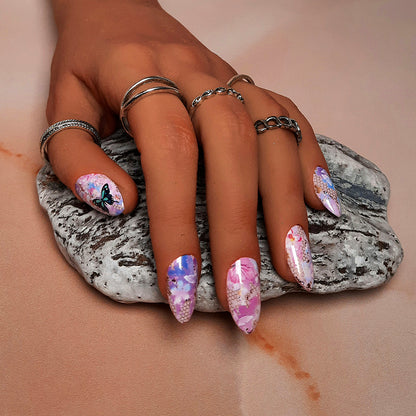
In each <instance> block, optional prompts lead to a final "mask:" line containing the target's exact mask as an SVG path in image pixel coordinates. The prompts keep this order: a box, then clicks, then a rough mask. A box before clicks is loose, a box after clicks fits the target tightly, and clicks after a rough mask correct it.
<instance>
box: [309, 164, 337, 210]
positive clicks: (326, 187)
mask: <svg viewBox="0 0 416 416" xmlns="http://www.w3.org/2000/svg"><path fill="white" fill-rule="evenodd" d="M313 185H314V188H315V193H316V195H317V196H318V198H319V199H320V200H321V202H322V204H323V205H324V207H325V208H326V209H327V210H328V211H329V212H331V213H332V214H334V215H335V216H337V217H340V216H341V204H340V201H339V198H338V194H337V191H336V190H335V187H334V184H333V183H332V181H331V178H330V177H329V175H328V172H327V171H326V170H325V169H324V168H321V167H319V166H318V167H317V168H316V169H315V172H314V174H313Z"/></svg>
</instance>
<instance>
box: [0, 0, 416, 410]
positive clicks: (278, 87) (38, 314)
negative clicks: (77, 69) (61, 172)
mask: <svg viewBox="0 0 416 416" xmlns="http://www.w3.org/2000/svg"><path fill="white" fill-rule="evenodd" d="M162 4H163V5H165V7H166V8H167V10H168V11H170V12H171V13H172V14H173V15H174V16H175V17H177V18H178V19H179V20H180V21H181V22H182V23H184V24H185V26H187V27H188V28H189V29H190V30H191V31H192V32H193V33H194V34H195V35H197V37H199V38H200V40H201V41H203V42H204V43H205V44H206V45H207V46H208V47H209V48H211V49H212V50H214V51H215V52H217V53H218V54H219V55H220V56H222V57H223V58H225V59H226V60H228V61H229V62H230V63H231V64H232V65H233V66H234V67H235V68H236V70H237V71H238V72H240V73H248V74H250V75H251V76H252V77H253V78H254V79H255V80H256V81H257V83H258V84H259V85H261V86H266V87H268V88H270V89H273V90H275V91H277V92H280V93H283V94H286V95H288V96H290V97H291V98H292V99H293V100H294V101H295V102H296V103H297V104H298V105H299V107H300V108H301V109H302V110H303V112H304V113H305V114H306V116H307V117H308V118H309V120H310V121H311V123H312V125H313V126H314V128H315V131H316V132H317V133H322V134H325V135H327V136H330V137H333V138H335V139H337V140H339V141H341V142H342V143H344V144H346V145H347V146H349V147H351V148H352V149H354V150H355V151H357V152H359V153H360V154H362V155H363V156H365V157H367V158H368V159H370V160H372V161H373V162H375V163H376V164H377V165H378V166H379V167H380V168H381V169H382V170H383V172H385V173H386V174H387V176H388V178H389V179H390V182H391V187H392V193H391V201H390V204H389V219H390V223H391V225H392V227H393V229H394V230H395V231H396V233H397V235H398V236H399V238H400V240H401V242H402V244H403V247H404V250H405V260H404V262H403V263H402V265H401V266H400V268H399V271H398V273H397V275H396V276H395V277H394V278H393V280H392V281H391V282H390V283H389V284H388V285H386V286H385V287H383V288H380V289H377V290H372V291H367V292H350V293H343V294H338V295H334V296H324V297H318V296H311V295H306V294H305V295H303V294H299V295H289V296H285V297H283V298H279V299H275V300H271V301H268V302H265V303H264V304H263V309H262V317H261V320H260V324H259V326H258V328H257V330H256V332H255V333H254V334H253V335H251V336H244V335H243V334H242V333H240V332H239V330H238V329H237V328H236V327H235V326H234V324H233V322H232V320H231V318H230V316H229V315H228V314H202V313H195V314H194V317H193V319H192V320H191V322H190V323H189V324H186V325H182V326H181V325H180V324H178V323H176V321H175V320H174V318H173V317H172V315H171V313H170V311H169V309H168V307H167V306H166V305H145V304H138V305H133V306H127V305H120V304H117V303H115V302H113V301H111V300H109V299H107V298H105V297H103V296H102V295H100V294H99V293H97V292H96V291H94V290H93V289H90V288H89V287H88V286H87V285H86V284H85V283H84V281H83V280H82V279H81V278H80V277H79V275H78V274H77V273H76V272H75V271H73V270H72V269H71V267H70V266H69V265H68V264H67V263H66V261H65V260H64V258H63V257H62V255H61V254H60V253H59V251H58V249H57V246H56V245H55V242H54V238H53V234H52V231H51V227H50V225H49V222H48V220H47V218H46V215H45V214H44V212H43V211H42V210H41V209H40V207H39V205H38V201H37V194H36V189H35V176H36V173H37V171H38V170H39V168H40V167H41V166H42V161H41V159H40V157H39V151H38V139H39V137H40V135H41V133H42V131H43V129H44V128H46V121H45V116H44V108H45V102H46V98H47V91H48V76H49V63H50V59H51V56H52V52H53V47H54V42H55V38H54V29H53V23H52V21H51V18H50V12H49V10H48V4H47V2H45V1H40V0H37V1H34V0H19V1H12V0H4V1H3V2H2V4H1V6H0V8H1V10H0V54H1V55H0V56H1V65H0V73H1V76H0V83H1V84H0V92H1V99H0V122H1V126H2V127H1V132H0V189H1V196H2V203H3V205H4V208H5V209H3V210H2V212H3V215H2V216H1V219H0V231H1V236H0V278H1V291H0V312H1V332H0V368H1V370H0V380H1V381H0V415H7V416H15V415H19V416H20V415H25V416H27V415H65V416H66V415H70V416H71V415H88V416H89V415H100V416H106V415H139V414H143V415H161V414H163V415H179V414H186V415H227V416H233V415H256V416H257V415H289V416H297V415H331V416H338V415H340V416H341V415H342V416H344V415H377V416H383V415H386V416H387V415H389V416H390V415H393V414H394V415H401V416H405V415H409V416H410V415H414V414H415V390H416V385H415V380H416V371H415V370H416V364H415V363H416V360H415V350H416V328H415V323H416V319H415V318H416V312H415V311H416V308H415V282H416V279H415V274H416V261H415V258H416V252H415V243H414V240H413V238H414V232H415V226H414V219H413V217H412V215H413V214H414V207H415V202H416V201H415V189H414V186H413V181H414V178H415V156H416V155H415V139H414V137H413V136H414V132H415V130H416V125H415V124H416V122H415V118H416V117H415V109H416V105H415V101H416V99H415V88H416V85H415V84H416V83H415V79H416V77H415V74H416V71H415V70H416V68H415V66H416V65H415V64H416V59H415V58H416V57H415V55H416V48H415V39H416V25H415V21H416V6H415V2H414V1H413V0H395V1H393V0H385V1H381V0H361V1H354V0H350V1H343V2H336V1H329V0H314V1H307V0H291V1H286V0H277V1H276V0H274V1H272V0H260V1H249V0H221V1H219V0H210V1H205V2H203V1H199V2H194V1H190V0H165V1H162Z"/></svg>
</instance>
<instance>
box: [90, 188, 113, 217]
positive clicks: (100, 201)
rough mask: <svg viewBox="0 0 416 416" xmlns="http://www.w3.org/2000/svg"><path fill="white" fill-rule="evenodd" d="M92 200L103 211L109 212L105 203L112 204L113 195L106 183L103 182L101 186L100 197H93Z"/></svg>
mask: <svg viewBox="0 0 416 416" xmlns="http://www.w3.org/2000/svg"><path fill="white" fill-rule="evenodd" d="M92 202H93V203H94V204H95V205H97V207H99V208H101V209H102V210H103V211H105V212H109V211H108V208H107V206H106V204H108V205H113V204H114V198H113V195H111V193H110V188H109V187H108V183H105V184H104V186H103V187H102V188H101V198H95V199H93V200H92Z"/></svg>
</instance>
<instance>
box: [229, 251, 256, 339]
mask: <svg viewBox="0 0 416 416" xmlns="http://www.w3.org/2000/svg"><path fill="white" fill-rule="evenodd" d="M227 299H228V306H229V308H230V312H231V316H232V317H233V319H234V321H235V323H236V324H237V326H238V327H239V328H240V329H241V330H242V331H243V332H245V333H246V334H249V333H250V332H252V331H253V330H254V328H255V327H256V325H257V322H258V321H259V317H260V308H261V299H260V279H259V268H258V266H257V262H256V261H255V260H254V259H252V258H250V257H242V258H241V259H238V260H237V261H236V262H235V263H234V264H233V265H232V266H231V267H230V268H229V270H228V273H227Z"/></svg>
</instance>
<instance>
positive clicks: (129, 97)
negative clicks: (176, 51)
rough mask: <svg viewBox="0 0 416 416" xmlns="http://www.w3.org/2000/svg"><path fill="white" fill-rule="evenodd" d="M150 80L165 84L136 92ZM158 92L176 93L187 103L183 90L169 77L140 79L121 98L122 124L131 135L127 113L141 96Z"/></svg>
mask: <svg viewBox="0 0 416 416" xmlns="http://www.w3.org/2000/svg"><path fill="white" fill-rule="evenodd" d="M150 82H155V83H159V84H164V85H162V86H161V85H159V86H156V87H152V88H148V89H146V90H144V91H141V92H139V93H137V94H136V90H137V89H138V88H139V87H141V86H142V85H144V84H148V83H150ZM157 93H168V94H173V95H176V96H177V97H178V98H179V99H180V100H181V101H182V102H183V103H184V105H186V103H185V99H184V97H183V96H182V94H181V92H180V91H179V88H178V87H177V85H176V84H175V83H174V82H173V81H171V80H170V79H168V78H164V77H159V76H151V77H146V78H143V79H141V80H140V81H138V82H136V83H135V84H133V85H132V86H131V87H130V88H129V89H128V90H127V91H126V93H125V94H124V97H123V99H122V100H121V105H120V121H121V124H122V126H123V129H124V130H125V131H126V133H128V134H129V135H130V136H132V134H131V131H130V124H129V121H128V118H127V113H128V111H129V110H130V108H131V107H133V105H134V104H135V103H136V102H137V101H138V100H140V99H141V98H143V97H144V96H145V95H146V94H148V95H149V94H150V95H152V94H157Z"/></svg>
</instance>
